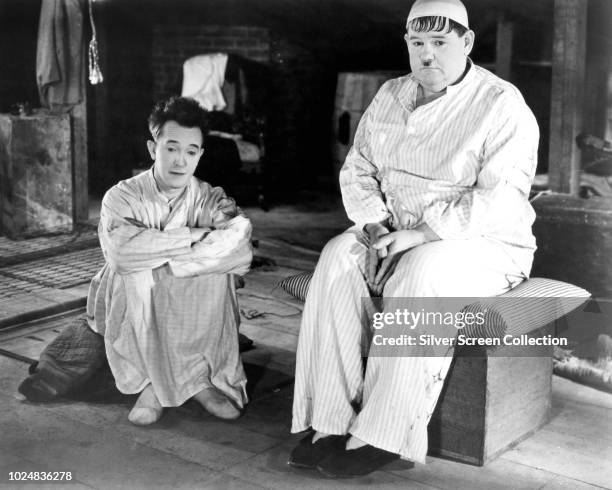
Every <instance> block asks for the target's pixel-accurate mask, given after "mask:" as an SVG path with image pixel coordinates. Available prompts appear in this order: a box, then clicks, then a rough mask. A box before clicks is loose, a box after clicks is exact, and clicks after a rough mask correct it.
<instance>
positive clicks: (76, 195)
mask: <svg viewBox="0 0 612 490" xmlns="http://www.w3.org/2000/svg"><path fill="white" fill-rule="evenodd" d="M83 97H85V96H83ZM71 116H72V117H71V120H72V202H73V213H74V215H73V220H74V222H75V223H83V222H85V221H87V219H88V218H89V190H88V178H87V172H88V170H87V167H88V157H87V103H86V102H85V100H83V101H82V102H81V103H80V104H77V105H75V106H74V108H73V109H72V111H71Z"/></svg>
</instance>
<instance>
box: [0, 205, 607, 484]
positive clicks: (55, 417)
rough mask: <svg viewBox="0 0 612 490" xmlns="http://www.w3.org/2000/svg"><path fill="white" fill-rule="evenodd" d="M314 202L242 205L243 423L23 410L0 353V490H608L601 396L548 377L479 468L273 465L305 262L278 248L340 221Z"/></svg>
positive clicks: (281, 457)
mask: <svg viewBox="0 0 612 490" xmlns="http://www.w3.org/2000/svg"><path fill="white" fill-rule="evenodd" d="M314 208H315V209H314V210H310V211H309V210H308V209H306V210H304V209H296V208H294V207H291V206H285V207H279V208H276V209H273V210H272V211H271V212H270V213H264V212H263V211H261V210H258V209H248V210H247V213H248V214H249V216H250V217H251V219H252V220H253V222H254V225H255V230H256V238H260V239H261V247H260V249H259V251H258V254H260V255H262V256H265V257H269V258H274V259H275V260H276V261H277V264H278V266H277V267H272V268H261V269H258V270H255V271H253V272H251V273H250V274H249V275H248V276H247V278H246V279H247V281H246V282H247V285H246V287H245V289H243V290H241V291H240V303H241V308H243V309H245V310H256V311H258V312H262V313H264V316H263V317H259V318H254V319H251V320H246V319H245V320H243V325H242V327H241V329H242V331H243V332H244V333H245V334H247V335H248V336H250V337H251V338H252V339H253V340H254V341H255V344H256V346H257V348H256V349H255V350H253V351H250V352H248V353H246V354H244V357H243V359H244V361H245V363H248V364H249V366H250V368H249V372H250V373H251V376H254V377H257V378H259V379H258V380H257V383H256V385H255V389H254V392H253V395H252V401H251V403H250V405H249V407H248V410H247V411H246V413H245V414H244V416H243V417H241V418H240V419H239V420H237V421H235V422H223V421H220V420H218V419H216V418H214V417H212V416H210V415H208V414H206V413H205V412H204V411H203V410H201V409H199V408H198V407H197V406H196V405H193V404H187V405H185V406H183V407H181V408H178V409H170V410H167V411H166V413H165V415H164V417H163V418H162V419H161V421H160V422H159V423H157V424H155V425H153V426H150V427H146V428H142V427H136V426H133V425H131V424H130V423H129V422H128V420H127V413H128V411H129V409H130V407H131V404H132V403H133V402H134V397H126V396H112V397H110V398H108V399H103V400H95V401H92V400H89V401H84V400H76V399H71V400H62V401H58V402H56V403H49V404H31V403H27V402H25V403H24V402H21V401H19V400H17V399H16V398H15V397H14V394H15V391H16V388H17V385H18V384H19V382H20V381H21V380H22V379H23V377H24V376H25V375H26V368H27V365H26V364H25V363H23V362H20V361H18V360H16V359H11V358H8V357H4V356H1V355H0V408H1V410H0V488H11V489H12V488H44V487H46V486H49V487H51V488H64V487H66V488H96V489H116V488H129V489H134V488H138V489H139V488H163V489H166V488H171V489H179V488H185V489H191V488H220V489H226V488H236V489H238V488H278V489H286V488H317V489H319V488H343V487H346V488H353V487H373V488H415V489H417V488H430V489H431V488H438V489H449V490H450V489H463V488H465V489H480V488H481V489H557V488H566V489H592V488H612V467H611V466H610V465H609V461H612V430H611V429H612V411H611V410H610V409H612V395H609V394H606V393H602V392H599V391H596V390H594V389H591V388H587V387H584V386H581V385H578V384H576V383H573V382H571V381H568V380H565V379H561V378H557V377H554V379H553V393H554V396H553V416H552V419H551V421H550V423H548V424H547V425H545V426H544V427H543V428H542V429H541V430H540V431H538V432H537V433H536V434H535V435H533V436H532V437H530V438H528V439H527V440H525V441H523V442H521V443H520V444H518V445H517V446H516V447H514V448H513V449H511V450H509V451H507V452H506V453H505V454H503V455H502V456H500V457H499V458H498V459H496V460H494V461H493V462H491V463H489V464H488V465H486V466H485V467H474V466H470V465H466V464H461V463H456V462H452V461H448V460H444V459H440V458H434V457H428V460H427V464H425V465H421V464H417V465H413V464H411V463H408V462H402V461H400V462H396V463H393V464H391V465H389V466H387V467H385V468H384V469H383V471H378V472H376V473H374V474H372V475H369V476H368V477H364V478H359V479H354V480H331V479H326V478H324V477H322V476H320V475H319V474H318V473H317V472H316V471H308V470H295V469H292V468H290V467H289V466H287V464H286V461H287V457H288V454H289V451H290V450H291V448H292V447H293V446H294V445H295V444H296V442H297V441H298V440H299V438H300V437H301V436H299V435H291V434H290V433H289V427H290V419H291V403H292V384H291V379H292V375H293V366H294V363H295V346H296V344H297V334H298V330H299V318H300V312H301V305H300V304H299V303H298V302H295V301H293V300H291V299H290V298H289V297H288V296H287V295H286V294H285V293H283V292H282V291H279V290H278V289H275V284H276V282H277V281H278V279H279V278H281V277H284V276H286V275H288V274H290V273H292V272H297V271H299V270H308V269H312V267H313V266H314V263H315V261H316V257H317V254H316V253H312V252H309V251H308V250H307V249H304V248H301V247H297V248H296V247H294V248H287V247H286V246H285V242H293V243H299V244H300V245H301V246H305V247H307V248H313V249H320V248H321V246H322V244H323V243H324V242H325V240H326V239H327V238H330V237H331V236H333V235H335V234H336V233H337V232H338V231H340V230H342V229H343V228H345V227H346V226H347V222H346V219H345V218H344V217H343V216H342V213H341V212H339V211H338V207H323V208H321V206H319V207H316V206H314ZM280 239H282V240H284V242H281V241H279V240H280ZM31 328H35V327H31ZM0 333H1V331H0ZM16 336H17V337H18V336H19V335H18V334H13V338H12V340H10V339H9V337H10V336H6V335H5V338H6V339H7V340H5V341H3V340H2V337H1V336H0V347H2V346H3V345H4V346H8V345H11V346H13V347H12V348H15V349H18V347H19V345H21V346H22V348H23V349H24V350H23V352H24V353H25V354H24V355H29V356H31V357H35V356H36V352H39V351H40V349H41V348H42V347H43V346H44V343H41V341H40V339H44V338H45V337H44V335H43V333H42V330H41V332H39V333H31V332H25V333H24V336H21V337H19V339H17V338H16ZM36 339H39V340H36ZM10 342H12V343H10ZM15 471H39V472H41V471H70V472H72V475H73V480H72V482H71V483H70V484H68V483H67V482H62V483H53V484H48V485H45V484H42V483H38V484H34V483H32V484H24V483H19V482H15V481H13V482H11V481H9V479H8V478H9V472H15Z"/></svg>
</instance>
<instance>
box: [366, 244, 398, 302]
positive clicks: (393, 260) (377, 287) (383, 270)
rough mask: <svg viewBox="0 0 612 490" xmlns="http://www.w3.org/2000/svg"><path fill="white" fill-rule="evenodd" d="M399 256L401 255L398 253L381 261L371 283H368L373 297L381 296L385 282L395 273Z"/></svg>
mask: <svg viewBox="0 0 612 490" xmlns="http://www.w3.org/2000/svg"><path fill="white" fill-rule="evenodd" d="M401 256H402V254H401V253H398V254H394V255H388V256H387V257H385V258H384V259H382V261H381V263H380V267H379V268H378V272H377V274H376V277H375V278H374V281H373V283H372V284H370V283H368V286H369V288H370V291H371V292H372V295H373V296H382V294H383V290H384V289H385V284H387V280H388V279H389V278H390V277H391V274H393V272H395V266H396V265H397V263H398V262H399V259H400V258H401Z"/></svg>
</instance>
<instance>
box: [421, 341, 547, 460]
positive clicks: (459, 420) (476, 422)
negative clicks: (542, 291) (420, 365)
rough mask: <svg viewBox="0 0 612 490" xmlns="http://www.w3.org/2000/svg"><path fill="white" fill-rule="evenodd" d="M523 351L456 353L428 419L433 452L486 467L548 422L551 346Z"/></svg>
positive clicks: (430, 448) (504, 348)
mask: <svg viewBox="0 0 612 490" xmlns="http://www.w3.org/2000/svg"><path fill="white" fill-rule="evenodd" d="M510 349H512V350H510ZM520 349H521V351H520V354H521V357H518V356H517V354H519V351H518V348H517V347H502V348H499V349H497V350H496V351H495V352H492V351H488V352H487V351H485V350H480V351H478V350H476V349H474V348H470V349H464V350H462V351H458V352H457V353H456V357H455V359H454V361H453V365H452V366H451V368H450V371H449V374H448V376H447V377H446V382H445V386H444V388H443V390H442V393H441V395H440V398H439V400H438V405H437V407H436V410H435V412H434V414H433V416H432V419H431V421H430V423H429V430H428V432H429V452H430V454H435V455H440V456H444V457H448V458H452V459H456V460H459V461H462V462H465V463H471V464H475V465H480V466H482V465H484V464H485V463H486V462H487V461H490V460H491V459H494V458H495V457H497V456H498V455H500V454H501V453H503V452H504V451H506V450H507V449H509V448H511V447H512V446H514V445H516V444H518V443H519V442H520V441H522V440H523V439H525V438H527V437H529V436H530V435H531V434H533V433H534V432H535V431H536V430H537V429H538V428H540V427H541V426H542V425H543V424H544V423H546V422H547V420H548V418H549V415H550V406H551V390H552V349H553V348H552V347H529V346H527V347H521V348H520ZM504 352H505V353H506V355H509V353H510V352H511V353H512V355H513V357H503V355H504ZM529 355H532V356H537V357H523V356H529Z"/></svg>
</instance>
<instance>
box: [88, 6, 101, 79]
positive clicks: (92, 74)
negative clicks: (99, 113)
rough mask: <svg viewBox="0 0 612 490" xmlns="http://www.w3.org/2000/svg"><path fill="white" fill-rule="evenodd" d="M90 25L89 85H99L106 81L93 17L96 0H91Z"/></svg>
mask: <svg viewBox="0 0 612 490" xmlns="http://www.w3.org/2000/svg"><path fill="white" fill-rule="evenodd" d="M88 3H89V24H90V26H91V41H89V83H91V84H92V85H97V84H98V83H102V82H103V81H104V77H103V76H102V70H100V63H99V59H98V37H97V36H96V24H95V22H94V15H93V3H94V0H89V2H88Z"/></svg>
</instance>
